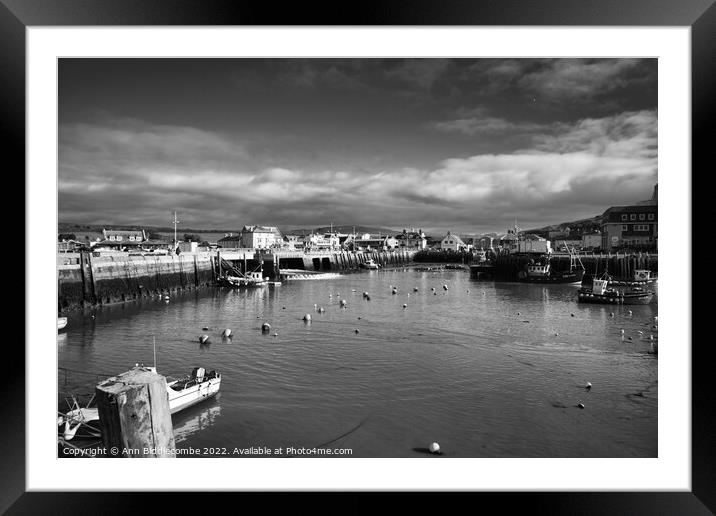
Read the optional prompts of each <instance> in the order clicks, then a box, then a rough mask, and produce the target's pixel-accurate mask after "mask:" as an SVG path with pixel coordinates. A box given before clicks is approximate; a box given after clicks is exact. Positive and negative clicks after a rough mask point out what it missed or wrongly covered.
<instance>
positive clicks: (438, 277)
mask: <svg viewBox="0 0 716 516" xmlns="http://www.w3.org/2000/svg"><path fill="white" fill-rule="evenodd" d="M443 285H447V287H448V290H447V291H446V290H444V289H443ZM392 287H397V288H398V294H395V295H393V294H391V290H392ZM414 288H418V291H417V292H415V291H414V290H413V289H414ZM431 288H434V289H435V291H434V292H433V291H431ZM364 291H367V292H369V293H370V297H371V299H370V301H368V300H365V299H363V296H362V293H363V292H364ZM576 292H577V287H576V286H574V285H561V286H560V285H548V286H541V285H529V284H519V283H492V282H485V281H479V282H478V281H475V280H471V279H470V278H469V274H468V273H467V272H466V271H455V270H446V271H438V272H422V271H416V270H413V269H410V268H407V269H394V270H381V271H364V272H361V273H354V274H346V275H344V276H341V277H340V278H336V279H330V280H312V281H294V282H284V284H283V285H281V286H276V287H264V288H259V289H253V290H225V289H205V290H202V291H200V292H191V293H183V294H177V295H174V296H172V298H171V300H170V301H169V302H165V301H164V300H160V299H157V300H154V301H143V302H141V303H128V304H125V305H115V306H111V307H104V308H102V309H101V310H98V311H96V312H94V315H95V317H94V318H92V317H91V316H90V315H89V314H82V315H79V314H78V315H75V316H71V317H70V318H69V322H68V326H67V330H66V331H63V332H62V333H61V334H60V336H59V337H58V365H59V366H60V368H66V369H70V370H72V371H80V372H69V373H65V372H64V370H63V369H60V370H59V372H58V388H59V391H60V406H62V404H64V402H63V401H62V400H63V394H64V393H68V392H71V393H87V392H90V393H91V392H92V391H93V387H94V384H95V383H96V378H97V376H96V375H99V377H100V378H104V377H107V376H111V375H114V374H117V373H120V372H123V371H126V370H127V369H128V368H130V367H131V366H133V365H134V364H135V363H137V362H140V363H144V364H147V365H150V364H151V363H152V361H153V359H152V337H153V336H154V337H156V342H157V365H158V370H159V372H160V373H162V374H165V375H171V376H175V377H176V376H181V375H184V374H186V373H188V372H190V370H191V368H192V367H194V366H202V367H205V368H206V369H207V370H212V369H216V370H219V371H220V372H221V373H222V374H223V379H222V383H221V392H220V394H219V396H218V397H217V398H216V399H214V400H210V401H207V402H205V403H203V404H200V405H197V406H195V407H192V408H190V409H187V410H186V411H184V412H182V413H179V414H175V415H174V416H173V421H174V426H175V439H176V441H177V446H178V447H192V448H197V447H199V448H203V447H227V448H230V449H233V448H234V447H238V448H245V447H250V446H268V447H271V448H278V447H284V448H286V447H288V446H294V447H297V448H300V447H307V448H312V447H319V446H322V445H326V447H330V448H337V447H340V448H351V449H352V450H353V456H357V457H419V456H421V452H420V449H421V448H425V447H426V446H427V445H428V444H429V443H431V442H433V441H438V442H439V443H440V446H441V449H442V450H443V451H444V453H445V455H446V456H451V457H656V456H657V444H658V443H657V402H658V383H657V367H658V366H657V364H658V359H657V355H655V354H653V353H652V352H651V351H652V349H653V344H652V342H653V343H656V342H658V333H657V330H656V329H654V328H653V327H652V325H653V324H654V322H653V318H654V316H656V315H657V302H656V301H654V302H652V304H650V305H646V306H639V305H637V306H625V307H622V306H603V305H590V304H578V303H577V302H576V298H577V293H576ZM341 299H345V300H346V302H347V308H341V307H340V304H339V303H340V300H341ZM314 304H317V305H318V306H319V307H324V308H325V312H324V313H318V312H317V311H316V310H315V309H314ZM403 304H407V308H403ZM629 310H631V311H632V314H631V315H629ZM610 312H613V314H614V316H613V317H612V316H610ZM306 313H310V314H311V316H312V322H310V323H308V324H307V323H304V322H303V321H302V317H303V315H304V314H306ZM264 322H268V323H269V324H270V325H271V332H270V333H269V334H262V333H261V331H260V327H261V324H262V323H264ZM203 327H209V328H210V330H208V331H205V330H202V328H203ZM224 328H230V329H231V330H232V332H233V338H231V339H229V340H227V339H222V338H221V331H222V330H223V329H224ZM356 329H357V330H359V333H356V332H355V330H356ZM621 329H624V337H623V338H622V336H621V332H620V330H621ZM639 331H641V332H643V336H642V335H640V334H639V333H638V332H639ZM274 332H277V333H278V336H274V335H273V334H274ZM202 334H208V335H209V336H210V337H211V341H210V344H209V345H200V344H199V342H198V338H199V336H200V335H202ZM650 334H653V335H654V341H651V340H649V335H650ZM630 338H631V340H629V339H630ZM586 382H591V383H592V385H593V388H592V389H591V390H590V391H587V390H586V389H585V388H584V385H585V384H586ZM579 403H582V404H584V409H580V408H578V407H577V405H578V404H579ZM341 436H342V437H341ZM327 443H328V444H327Z"/></svg>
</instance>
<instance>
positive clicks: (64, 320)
mask: <svg viewBox="0 0 716 516" xmlns="http://www.w3.org/2000/svg"><path fill="white" fill-rule="evenodd" d="M65 326H67V317H58V318H57V329H58V330H62V329H63V328H64V327H65Z"/></svg>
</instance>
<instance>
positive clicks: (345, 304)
mask: <svg viewBox="0 0 716 516" xmlns="http://www.w3.org/2000/svg"><path fill="white" fill-rule="evenodd" d="M347 305H348V303H346V300H345V299H341V306H342V307H343V308H345V307H346V306H347Z"/></svg>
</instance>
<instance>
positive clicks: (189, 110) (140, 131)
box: [58, 59, 657, 233]
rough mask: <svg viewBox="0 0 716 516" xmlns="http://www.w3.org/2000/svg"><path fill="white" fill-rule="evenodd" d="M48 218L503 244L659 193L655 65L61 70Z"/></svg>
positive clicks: (495, 62)
mask: <svg viewBox="0 0 716 516" xmlns="http://www.w3.org/2000/svg"><path fill="white" fill-rule="evenodd" d="M58 173H59V183H58V184H59V186H58V188H59V192H58V193H59V220H60V221H62V222H78V223H88V224H102V223H104V224H146V225H161V226H167V225H169V222H170V221H171V220H172V217H173V211H174V210H177V211H178V212H179V220H181V221H182V225H184V226H185V227H192V228H218V229H234V228H239V227H241V226H242V225H244V224H266V225H278V226H281V227H298V226H306V227H311V226H314V227H315V226H319V225H328V224H330V223H331V222H332V223H334V224H363V225H378V226H383V227H392V228H402V227H422V228H426V229H428V230H431V231H443V230H447V229H451V230H453V231H456V232H463V233H465V232H469V233H477V232H488V231H499V232H504V230H505V229H506V227H507V226H511V225H512V224H513V223H514V221H515V220H517V222H518V224H519V225H520V226H521V227H524V228H533V227H539V226H544V225H547V224H555V223H559V222H565V221H569V220H575V219H577V218H583V217H591V216H594V215H596V214H599V213H602V212H603V211H604V210H605V209H606V208H607V207H609V206H612V205H619V204H629V203H632V202H635V201H639V200H643V199H647V198H649V197H650V196H651V192H652V189H653V185H654V184H655V183H656V182H657V62H656V60H655V59H340V60H336V59H61V60H60V66H59V170H58Z"/></svg>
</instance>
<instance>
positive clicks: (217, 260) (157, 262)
mask: <svg viewBox="0 0 716 516" xmlns="http://www.w3.org/2000/svg"><path fill="white" fill-rule="evenodd" d="M414 254H415V253H414V251H402V250H395V251H331V250H326V251H309V252H303V251H291V250H279V249H277V250H255V249H219V250H217V251H209V252H198V253H181V254H178V255H160V256H152V255H150V254H144V255H130V254H129V253H117V254H113V255H109V256H102V255H96V254H95V253H92V252H81V253H60V254H58V255H57V256H58V258H57V260H58V262H57V271H58V277H57V282H58V286H57V295H58V311H59V313H60V314H62V313H67V312H70V311H73V310H77V309H83V308H91V307H94V306H101V305H105V304H113V303H121V302H126V301H133V300H139V299H143V298H153V297H155V298H156V297H159V296H168V295H170V294H171V293H172V292H176V291H183V290H193V289H197V288H200V287H205V286H209V285H213V284H214V282H215V281H216V278H217V276H218V275H220V274H221V273H222V271H224V270H226V269H227V268H234V269H236V270H238V271H240V272H241V273H246V272H247V271H251V270H256V269H257V268H258V267H259V266H260V267H261V268H262V270H263V273H264V276H267V277H268V278H269V279H271V280H279V279H280V277H281V274H280V271H281V269H295V270H304V271H311V272H314V271H315V272H340V271H345V270H353V269H358V268H359V267H360V265H361V264H362V263H364V262H366V261H368V260H370V259H373V260H374V261H375V262H376V263H379V264H381V265H382V266H384V267H385V266H399V265H403V264H407V263H409V262H410V261H411V260H412V258H413V255H414Z"/></svg>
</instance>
